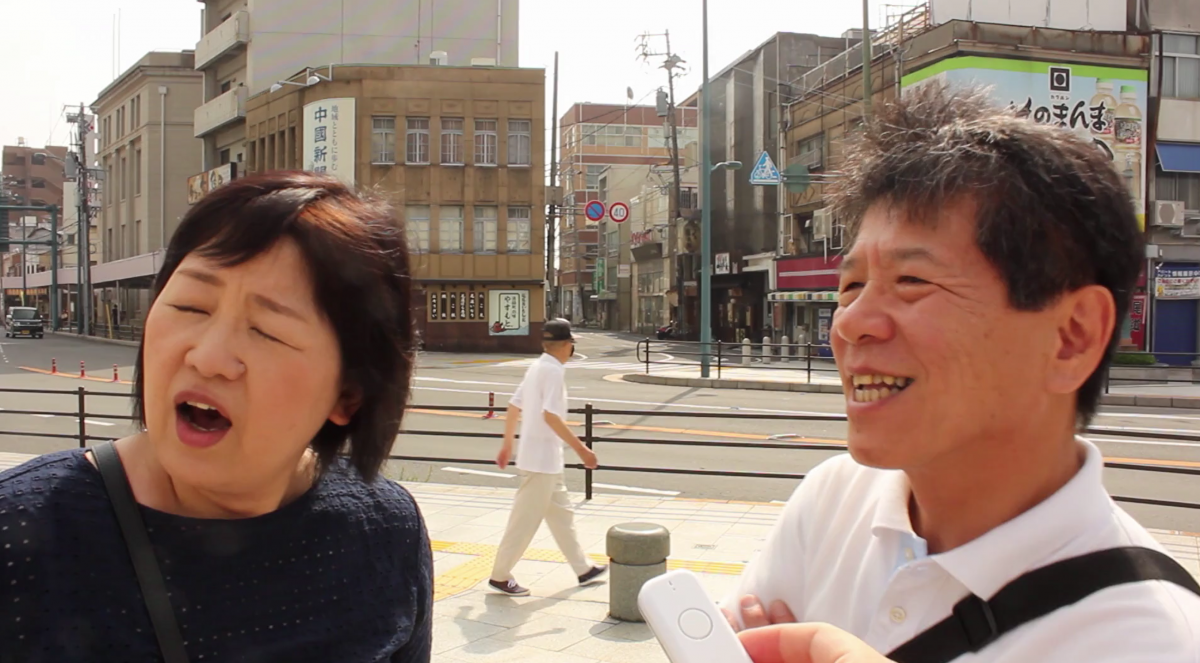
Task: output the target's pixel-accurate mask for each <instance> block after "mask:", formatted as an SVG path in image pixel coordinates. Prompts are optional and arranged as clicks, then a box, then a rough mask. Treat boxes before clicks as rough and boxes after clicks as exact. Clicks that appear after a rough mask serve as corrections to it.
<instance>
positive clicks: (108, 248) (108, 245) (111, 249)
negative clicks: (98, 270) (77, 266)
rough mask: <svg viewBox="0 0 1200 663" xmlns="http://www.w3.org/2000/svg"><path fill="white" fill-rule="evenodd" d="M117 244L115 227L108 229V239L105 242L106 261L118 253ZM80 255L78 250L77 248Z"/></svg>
mask: <svg viewBox="0 0 1200 663" xmlns="http://www.w3.org/2000/svg"><path fill="white" fill-rule="evenodd" d="M115 249H116V245H115V244H113V229H112V228H109V229H108V241H107V242H105V243H104V262H108V261H110V260H112V259H113V256H114V255H116V250H115ZM76 254H77V255H78V250H76Z"/></svg>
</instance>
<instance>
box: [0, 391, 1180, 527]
mask: <svg viewBox="0 0 1200 663" xmlns="http://www.w3.org/2000/svg"><path fill="white" fill-rule="evenodd" d="M0 394H35V395H44V396H64V397H74V402H75V406H76V407H75V409H74V410H73V411H69V410H68V411H51V410H13V409H6V410H0V417H4V416H10V415H21V416H39V415H40V416H61V417H76V418H77V419H78V423H79V425H78V430H77V431H76V432H74V433H71V434H65V433H42V432H27V431H14V430H5V429H2V428H0V437H32V438H44V439H59V440H74V441H76V442H78V444H79V447H80V448H85V447H87V446H88V443H90V442H106V441H112V440H114V439H115V438H112V437H104V436H96V435H91V434H90V433H89V432H88V427H87V423H88V420H89V419H93V420H96V419H99V420H115V421H133V417H132V416H131V415H113V414H102V413H95V412H88V410H87V405H88V399H89V398H92V397H100V398H129V397H130V394H129V393H128V392H102V391H88V390H86V389H84V388H83V387H79V388H77V389H74V390H53V389H0ZM410 409H412V410H438V411H446V412H479V413H487V412H492V411H493V408H488V407H474V406H464V405H424V404H422V405H413V406H411V408H410ZM568 412H569V413H570V414H582V415H583V435H581V436H580V439H581V440H583V442H584V444H585V445H587V447H588V448H589V449H593V448H594V446H595V445H596V444H598V443H603V444H614V445H615V444H624V445H648V446H674V447H707V448H730V449H739V450H746V449H787V450H793V451H845V450H846V448H847V447H846V445H844V444H827V443H826V444H811V443H803V442H797V443H793V442H776V441H767V442H736V443H734V442H724V441H720V440H655V439H640V438H627V437H606V436H602V435H598V434H597V433H596V428H597V427H603V426H604V425H605V424H604V422H603V421H602V420H600V419H598V417H602V416H605V417H619V416H632V417H639V418H654V417H669V418H680V417H685V418H699V419H736V420H745V421H751V420H757V421H791V422H798V421H820V422H844V421H846V415H844V414H842V415H839V414H828V415H815V414H810V415H799V414H797V415H792V414H753V413H742V412H739V413H724V412H662V411H658V410H602V409H599V408H596V407H594V406H593V405H592V404H591V403H588V404H586V405H585V406H584V407H582V408H575V409H571V410H568ZM400 434H401V435H409V436H424V437H454V438H474V439H494V440H501V439H503V437H504V435H503V433H499V432H497V433H489V432H482V431H453V430H421V429H411V428H404V429H402V430H401V431H400ZM1085 434H1087V435H1093V436H1102V437H1103V436H1117V435H1119V436H1121V437H1124V438H1140V439H1160V440H1177V441H1190V442H1198V443H1200V434H1190V433H1163V432H1159V431H1152V430H1145V431H1142V430H1136V429H1135V430H1129V429H1124V428H1122V429H1117V428H1109V427H1104V426H1093V427H1090V428H1088V429H1087V430H1086V431H1085ZM389 458H390V459H392V460H400V461H408V462H420V463H456V464H464V465H491V464H492V463H494V462H495V461H493V460H492V459H490V458H488V459H482V458H456V457H450V456H445V457H440V456H439V457H434V456H412V455H405V454H394V455H391V456H389ZM1104 466H1105V467H1106V468H1109V469H1114V470H1125V471H1137V472H1155V473H1163V474H1183V475H1188V476H1200V468H1195V467H1188V466H1183V465H1171V466H1163V465H1149V464H1145V463H1127V462H1105V464H1104ZM567 467H568V468H571V469H577V470H583V471H584V492H585V496H586V498H587V499H589V500H590V499H592V496H593V479H594V477H595V473H596V472H637V473H645V474H675V475H689V476H712V477H734V478H751V479H784V480H791V481H801V480H803V479H804V477H805V475H804V474H797V473H788V472H746V471H735V470H705V469H693V468H681V467H635V466H625V465H603V466H601V467H599V468H597V469H595V470H590V469H587V468H585V467H583V466H582V465H581V464H578V463H575V464H570V465H567ZM1197 492H1200V491H1197ZM1113 499H1114V500H1116V501H1118V502H1127V503H1131V504H1146V505H1151V506H1165V507H1176V508H1184V509H1200V503H1197V502H1182V501H1178V500H1165V499H1158V498H1153V497H1142V496H1113Z"/></svg>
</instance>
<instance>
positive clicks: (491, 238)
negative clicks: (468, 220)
mask: <svg viewBox="0 0 1200 663" xmlns="http://www.w3.org/2000/svg"><path fill="white" fill-rule="evenodd" d="M498 218H499V217H498V216H497V215H496V208H495V207H476V208H475V253H495V252H496V234H497V231H498V223H499V222H498Z"/></svg>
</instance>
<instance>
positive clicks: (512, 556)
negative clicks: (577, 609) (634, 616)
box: [492, 470, 592, 582]
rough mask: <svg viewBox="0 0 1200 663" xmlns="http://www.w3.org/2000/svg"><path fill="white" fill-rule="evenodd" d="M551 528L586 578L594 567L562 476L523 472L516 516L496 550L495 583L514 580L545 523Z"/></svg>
mask: <svg viewBox="0 0 1200 663" xmlns="http://www.w3.org/2000/svg"><path fill="white" fill-rule="evenodd" d="M543 520H545V521H546V525H547V526H548V527H549V528H550V534H551V535H553V536H554V542H555V543H557V544H558V549H559V550H561V551H562V553H563V555H565V556H566V558H567V562H568V563H569V564H570V565H571V568H572V569H573V570H574V571H575V575H577V576H579V575H583V574H584V573H587V572H588V571H589V570H590V569H591V568H592V563H591V562H590V561H589V560H588V557H587V555H586V554H584V552H583V547H582V546H580V545H579V537H578V536H576V534H575V510H574V509H573V508H572V507H571V497H570V495H569V494H568V493H567V486H566V484H565V483H564V482H563V475H562V473H559V474H544V473H541V472H526V471H524V470H522V471H521V485H520V487H519V488H517V496H516V498H515V499H514V500H513V507H512V513H511V514H509V516H508V527H507V528H506V529H505V530H504V538H503V539H501V540H500V548H499V550H497V551H496V563H495V565H494V566H493V567H492V580H497V581H499V582H505V581H508V580H513V579H514V578H513V575H512V570H513V567H515V566H516V565H517V562H519V561H521V556H522V555H524V554H525V551H526V549H528V548H529V544H530V542H532V541H533V537H534V535H535V534H537V531H538V527H540V526H541V524H542V521H543Z"/></svg>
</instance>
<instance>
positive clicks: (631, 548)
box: [607, 523, 671, 622]
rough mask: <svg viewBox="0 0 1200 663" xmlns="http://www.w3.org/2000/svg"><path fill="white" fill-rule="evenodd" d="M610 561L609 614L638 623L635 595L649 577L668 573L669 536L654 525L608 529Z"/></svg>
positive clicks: (636, 595)
mask: <svg viewBox="0 0 1200 663" xmlns="http://www.w3.org/2000/svg"><path fill="white" fill-rule="evenodd" d="M607 553H608V557H609V560H610V565H609V581H608V614H609V615H611V616H612V617H613V618H614V619H620V620H622V621H627V622H641V621H645V620H644V619H642V613H641V611H640V610H638V603H637V599H638V593H639V592H641V591H642V585H644V584H645V583H646V581H647V580H649V579H651V578H655V577H658V576H660V575H662V574H664V573H666V572H667V557H669V556H670V554H671V533H670V532H668V531H667V528H665V527H663V526H662V525H655V524H653V523H624V524H621V525H615V526H613V527H612V528H610V529H609V530H608V540H607Z"/></svg>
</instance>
